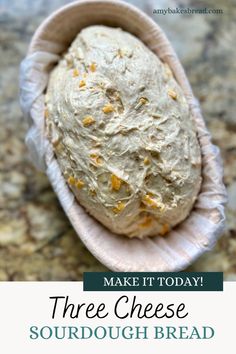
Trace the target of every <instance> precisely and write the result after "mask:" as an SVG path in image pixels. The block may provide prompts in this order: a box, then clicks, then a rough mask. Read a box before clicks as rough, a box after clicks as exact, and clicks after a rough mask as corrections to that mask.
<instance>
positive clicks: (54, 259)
mask: <svg viewBox="0 0 236 354" xmlns="http://www.w3.org/2000/svg"><path fill="white" fill-rule="evenodd" d="M68 2H69V1H65V0H51V1H48V2H46V1H44V0H38V1H30V0H12V1H11V2H9V1H7V0H2V1H1V5H0V23H1V32H0V58H1V60H0V71H1V76H0V86H1V95H0V124H1V129H0V144H1V145H0V184H1V188H0V280H80V279H82V273H83V272H84V271H102V270H105V267H104V266H103V265H101V264H100V263H99V262H98V261H97V260H96V259H95V258H94V257H93V256H92V255H91V254H90V253H89V252H88V251H87V250H86V249H85V247H84V246H83V244H82V243H81V241H80V240H79V238H78V236H77V235H76V234H75V232H74V230H73V229H72V227H71V225H70V224H69V222H68V220H67V218H66V216H65V214H64V213H63V211H62V209H61V207H60V205H59V203H58V201H57V198H56V196H55V194H54V193H53V191H52V188H51V186H50V184H49V182H48V180H47V178H46V177H45V176H44V175H43V173H41V172H38V171H36V170H35V169H34V167H33V166H32V164H31V162H30V159H29V155H28V152H27V149H26V147H25V144H24V136H25V133H26V130H27V124H26V123H25V121H24V120H23V116H22V113H21V111H20V107H19V102H18V70H19V63H20V61H21V60H22V59H23V57H24V56H25V53H26V50H27V47H28V44H29V41H30V38H31V36H32V34H33V32H34V31H35V29H36V28H37V26H38V25H39V24H40V23H41V21H42V20H43V19H44V18H45V17H46V16H47V15H48V14H49V13H51V12H52V11H53V10H54V9H56V8H58V7H60V6H61V5H63V4H65V3H68ZM130 2H132V3H134V4H136V5H137V6H140V7H141V8H143V10H145V11H146V12H147V13H148V14H150V15H151V16H152V17H153V19H154V20H155V21H156V22H157V23H159V24H160V25H161V27H162V28H163V29H164V30H165V31H166V33H167V35H168V37H169V39H170V40H171V41H172V44H173V46H174V47H175V49H176V51H177V53H178V55H179V57H180V60H181V62H182V63H183V66H184V68H185V69H186V72H187V76H188V77H189V80H190V82H191V84H192V88H193V91H194V93H195V95H196V97H197V98H198V99H199V100H200V102H201V106H202V110H203V114H204V117H205V120H206V123H207V126H208V128H209V130H210V132H211V133H212V137H213V142H214V143H215V144H217V145H218V146H219V147H220V149H221V153H222V157H223V161H224V181H225V184H226V187H227V190H228V194H229V202H228V205H227V208H226V218H227V221H226V230H225V232H224V235H223V236H222V237H221V239H220V240H219V241H218V243H217V245H216V247H215V248H214V250H213V251H211V252H210V253H208V254H206V255H204V256H202V257H201V258H200V259H199V260H198V261H196V262H195V263H194V264H193V265H192V266H191V268H190V269H189V270H191V271H193V270H194V271H224V274H225V279H236V117H235V111H236V100H235V97H236V92H235V91H236V85H235V82H236V80H235V79H236V62H235V57H236V55H235V54H236V50H235V43H234V41H233V38H234V35H235V32H236V21H235V19H236V8H235V7H236V3H235V1H234V0H232V1H230V0H228V1H227V2H223V1H221V0H216V1H214V3H213V2H212V1H210V0H204V1H191V0H175V1H174V0H173V1H172V0H169V1H168V2H166V1H162V0H161V1H155V0H149V1H141V0H133V1H130ZM166 3H168V5H167V4H166ZM200 3H201V4H200ZM180 4H181V5H182V6H184V7H191V8H194V7H196V6H197V4H198V6H201V7H207V8H212V7H213V6H214V8H215V9H217V8H220V9H222V10H223V12H224V13H223V14H218V15H213V14H208V15H200V14H195V15H177V14H173V15H166V16H164V15H152V10H153V9H154V8H157V7H161V5H162V7H164V8H166V7H167V6H168V7H171V8H175V7H176V6H180Z"/></svg>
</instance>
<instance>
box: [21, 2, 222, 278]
mask: <svg viewBox="0 0 236 354" xmlns="http://www.w3.org/2000/svg"><path fill="white" fill-rule="evenodd" d="M91 9H93V10H92V11H91ZM72 18H73V20H74V21H72ZM103 19H104V20H103ZM107 19H109V22H108V24H111V25H115V26H120V27H123V28H124V29H125V30H129V31H130V32H132V33H134V34H135V35H136V36H138V37H139V38H140V39H141V40H142V41H143V42H144V43H146V44H147V45H148V46H149V48H150V49H152V50H153V51H154V52H155V53H156V54H157V55H158V56H159V57H160V58H161V59H162V60H163V61H164V62H167V63H168V64H169V65H170V67H171V68H172V71H173V72H174V74H175V77H176V80H177V81H178V82H179V84H180V85H181V87H182V89H183V91H184V93H185V95H186V98H187V100H188V102H189V105H190V108H191V111H192V113H193V116H194V119H195V122H196V126H197V132H198V139H199V143H200V146H201V152H202V162H203V168H202V176H203V183H202V189H201V192H200V194H199V196H198V199H197V201H196V203H195V206H194V209H193V211H192V212H191V214H190V216H189V217H188V218H187V219H186V220H185V221H184V222H182V223H181V225H179V226H178V227H176V228H175V229H174V230H172V231H171V232H170V233H169V235H168V236H167V237H165V238H163V237H159V236H157V237H154V238H147V239H144V240H138V239H128V238H125V237H123V236H119V235H115V234H113V233H111V232H110V231H109V230H107V229H106V228H105V227H104V226H103V225H101V224H100V223H98V222H97V221H96V220H94V219H93V218H92V217H91V216H90V215H89V214H88V213H87V212H86V211H85V210H84V209H83V208H82V207H81V206H80V205H79V203H78V202H77V201H76V200H75V198H74V195H73V194H72V192H71V191H70V189H69V188H68V187H67V184H66V183H65V181H64V178H63V176H62V175H61V172H60V168H59V165H58V163H57V160H56V158H55V156H54V153H53V149H52V146H51V143H50V142H49V141H48V140H47V139H46V137H45V134H44V133H45V132H44V92H45V89H46V87H47V82H48V77H49V73H50V70H51V68H52V66H53V65H55V64H56V63H57V61H58V60H59V59H60V53H62V51H64V50H66V48H67V47H68V45H69V44H70V43H71V41H72V40H73V38H74V37H75V35H76V34H77V33H78V32H79V31H80V29H81V28H83V27H85V26H87V25H90V24H96V23H105V24H107ZM75 21H76V22H75ZM69 24H70V26H69ZM68 26H69V27H68ZM58 28H59V29H61V30H60V31H59V30H58ZM20 104H21V107H22V110H23V113H24V116H25V117H26V118H27V120H28V122H29V124H30V128H29V131H28V133H27V135H26V144H27V146H28V148H29V151H30V154H31V158H32V161H33V163H34V165H35V166H36V167H37V168H38V169H40V170H43V171H45V172H46V174H47V175H48V178H49V180H50V182H51V184H52V186H53V188H54V190H55V193H56V194H57V196H58V198H59V200H60V202H61V205H62V207H63V208H64V210H65V212H66V214H67V216H68V218H69V219H70V221H71V223H72V225H73V226H74V228H75V230H76V232H77V233H78V235H79V236H80V238H81V240H82V241H83V242H84V244H85V245H86V246H87V247H88V249H89V250H90V251H91V252H92V253H93V254H94V256H95V257H97V258H98V259H99V260H100V261H101V262H102V263H104V264H105V265H106V266H107V267H108V268H110V269H112V270H115V271H179V270H182V269H184V268H185V267H187V266H188V265H189V264H190V263H192V262H193V261H194V260H195V259H196V258H197V257H199V256H200V255H201V254H203V253H204V252H205V251H209V250H210V249H212V247H213V246H214V245H215V242H216V240H217V238H218V237H219V236H220V235H221V234H222V232H223V229H224V221H225V216H224V203H225V202H226V191H225V187H224V185H223V182H222V176H223V169H222V163H221V159H220V152H219V149H218V148H217V147H216V146H214V145H212V143H211V140H210V134H209V132H208V131H207V129H206V127H205V123H204V120H203V118H202V115H201V111H200V107H199V104H198V101H197V100H196V99H195V98H194V96H193V94H192V91H191V87H190V85H189V82H188V80H187V78H186V75H185V72H184V70H183V67H182V65H181V64H180V62H179V60H178V58H177V56H176V53H175V52H174V50H173V48H172V46H171V44H170V43H169V41H168V40H167V38H166V36H165V34H164V33H163V31H162V30H161V29H160V28H159V26H158V25H156V24H155V23H154V22H153V21H152V20H151V19H150V18H149V17H147V16H146V15H145V14H144V13H142V12H141V11H140V10H138V9H136V8H135V7H133V6H131V5H128V4H127V3H123V2H120V1H114V0H110V1H107V0H103V1H97V0H85V1H77V2H74V3H71V4H69V5H67V6H65V7H63V8H61V9H60V10H58V11H57V12H55V13H54V14H52V15H51V16H50V17H49V18H48V19H46V20H45V21H44V22H43V24H42V25H41V26H40V27H39V29H38V30H37V31H36V33H35V35H34V37H33V39H32V42H31V45H30V48H29V53H28V55H27V56H26V58H25V59H24V60H23V62H22V63H21V67H20ZM209 271H210V269H209Z"/></svg>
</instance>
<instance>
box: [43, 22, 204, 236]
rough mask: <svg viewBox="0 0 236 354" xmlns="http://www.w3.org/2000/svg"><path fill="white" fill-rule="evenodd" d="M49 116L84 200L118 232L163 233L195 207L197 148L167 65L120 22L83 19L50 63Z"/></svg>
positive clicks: (58, 149)
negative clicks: (70, 40)
mask: <svg viewBox="0 0 236 354" xmlns="http://www.w3.org/2000/svg"><path fill="white" fill-rule="evenodd" d="M45 104H46V109H45V122H46V131H47V135H48V138H49V140H50V141H51V142H52V145H53V148H54V151H55V155H56V157H57V160H58V163H59V166H60V168H61V171H62V174H63V175H64V177H65V179H66V181H67V183H68V185H69V187H70V188H71V189H72V191H73V193H74V195H75V196H76V198H77V200H78V202H79V203H80V204H81V205H82V206H83V207H84V208H85V209H86V210H87V211H88V212H89V213H90V214H91V215H92V216H93V217H94V218H96V219H97V220H99V221H100V222H101V223H102V224H104V225H105V226H106V227H107V228H109V229H110V230H111V231H113V232H115V233H117V234H123V235H126V236H129V237H134V236H136V237H140V238H142V237H144V236H154V235H165V234H166V233H168V231H169V230H170V229H171V228H172V227H174V226H175V225H177V224H179V223H180V222H181V221H183V220H184V219H185V218H186V217H187V216H188V215H189V213H190V211H191V209H192V207H193V205H194V202H195V200H196V197H197V195H198V192H199V189H200V186H201V154H200V147H199V144H198V140H197V137H196V131H195V127H194V123H193V120H192V117H191V114H190V111H189V107H188V104H187V101H186V99H185V97H184V94H183V92H182V90H181V88H180V86H179V85H178V84H177V82H176V80H175V78H174V77H173V74H172V72H171V70H170V68H169V67H168V66H167V65H166V64H164V63H162V62H161V61H160V60H159V58H158V57H157V56H156V55H155V54H154V53H152V52H151V51H150V50H149V49H148V48H147V47H146V46H145V45H144V44H143V43H142V42H141V41H140V40H139V39H138V38H136V37H134V36H133V35H131V34H130V33H127V32H125V31H123V30H121V29H119V28H111V27H106V26H100V25H96V26H90V27H87V28H85V29H83V30H82V31H81V32H80V33H79V34H78V36H77V37H76V39H75V40H74V41H73V43H72V45H71V46H70V48H69V50H68V52H67V53H66V54H64V56H63V58H62V59H61V61H60V62H59V63H58V65H57V66H56V67H55V68H54V69H53V70H52V72H51V75H50V80H49V84H48V88H47V93H46V100H45Z"/></svg>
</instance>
